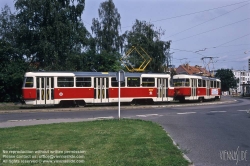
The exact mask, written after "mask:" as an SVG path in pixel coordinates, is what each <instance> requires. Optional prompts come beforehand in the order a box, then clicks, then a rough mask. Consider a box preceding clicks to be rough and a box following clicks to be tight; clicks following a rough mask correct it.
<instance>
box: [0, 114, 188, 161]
mask: <svg viewBox="0 0 250 166" xmlns="http://www.w3.org/2000/svg"><path fill="white" fill-rule="evenodd" d="M0 143H1V146H0V158H2V159H1V161H0V165H2V164H3V165H11V166H14V165H18V166H21V165H57V166H59V165H89V166H107V165H110V166H139V165H141V166H147V165H152V166H157V165H162V166H174V165H175V166H181V165H184V166H187V165H188V164H189V163H188V161H186V160H185V159H184V158H183V156H182V153H181V151H180V150H179V149H178V148H177V147H176V146H174V145H173V142H172V140H171V138H169V137H168V136H167V134H166V132H165V131H164V130H163V128H162V127H161V126H159V125H158V124H156V123H153V122H150V121H142V120H128V119H122V120H99V121H91V122H78V123H61V124H48V125H36V126H26V127H13V128H2V129H0ZM39 150H41V151H45V152H41V153H38V154H36V153H35V152H36V151H39ZM11 151H18V152H19V153H20V152H22V153H23V152H24V151H25V154H22V155H23V156H21V159H23V158H25V155H26V159H25V160H28V161H31V160H33V161H37V159H38V158H39V157H41V156H42V154H43V155H44V156H45V158H42V159H40V162H43V161H44V160H46V159H47V158H46V157H47V155H61V156H66V155H67V154H61V153H57V154H51V152H49V151H52V152H55V151H58V152H59V151H61V152H66V151H71V153H70V154H69V155H76V154H72V152H78V151H81V154H80V155H81V158H79V160H81V162H83V160H84V163H81V164H69V163H66V164H44V163H40V164H4V163H3V160H5V162H6V160H12V159H8V157H11V156H12V157H13V156H14V157H15V158H17V157H18V155H17V154H11V153H13V152H11ZM28 151H31V152H28ZM82 151H85V153H82ZM48 152H49V153H48ZM29 153H30V154H31V155H35V156H36V158H33V159H32V157H30V156H29ZM3 156H4V157H3ZM27 156H28V157H27ZM83 156H84V158H83ZM19 157H20V155H19ZM3 158H4V159H3ZM21 159H18V161H19V162H20V161H21ZM53 160H56V159H50V161H53ZM57 160H58V159H57ZM60 160H65V159H60ZM12 161H13V160H12Z"/></svg>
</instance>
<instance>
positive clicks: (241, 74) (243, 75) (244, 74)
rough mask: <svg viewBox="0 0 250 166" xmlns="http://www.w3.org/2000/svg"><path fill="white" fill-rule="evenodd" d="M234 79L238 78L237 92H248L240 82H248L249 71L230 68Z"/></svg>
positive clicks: (249, 90)
mask: <svg viewBox="0 0 250 166" xmlns="http://www.w3.org/2000/svg"><path fill="white" fill-rule="evenodd" d="M232 72H233V73H234V76H235V78H236V79H239V83H237V93H240V94H241V95H242V94H243V91H244V93H245V94H249V93H250V89H249V88H247V87H245V88H244V89H243V87H242V84H249V83H250V71H246V70H232Z"/></svg>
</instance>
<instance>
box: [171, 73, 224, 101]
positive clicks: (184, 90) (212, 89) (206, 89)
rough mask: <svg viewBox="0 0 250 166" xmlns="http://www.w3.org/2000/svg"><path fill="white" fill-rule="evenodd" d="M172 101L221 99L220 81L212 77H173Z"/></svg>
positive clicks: (181, 75) (183, 75)
mask: <svg viewBox="0 0 250 166" xmlns="http://www.w3.org/2000/svg"><path fill="white" fill-rule="evenodd" d="M173 84H174V90H175V96H174V100H179V101H180V102H184V101H185V100H198V101H200V102H202V101H204V100H208V99H214V100H215V99H218V100H219V99H220V98H221V81H220V80H219V79H217V78H213V77H203V76H198V75H185V74H179V75H175V76H174V77H173Z"/></svg>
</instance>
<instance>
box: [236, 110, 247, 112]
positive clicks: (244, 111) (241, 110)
mask: <svg viewBox="0 0 250 166" xmlns="http://www.w3.org/2000/svg"><path fill="white" fill-rule="evenodd" d="M237 111H240V112H247V111H248V110H237Z"/></svg>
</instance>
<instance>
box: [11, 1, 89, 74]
mask: <svg viewBox="0 0 250 166" xmlns="http://www.w3.org/2000/svg"><path fill="white" fill-rule="evenodd" d="M15 7H16V10H17V18H18V24H19V25H18V27H19V31H18V34H17V42H18V44H19V47H20V48H22V52H23V55H25V56H26V58H27V60H28V61H30V62H32V63H34V62H38V63H39V66H40V68H42V69H45V70H77V69H79V67H77V68H75V64H74V62H75V59H79V60H82V59H83V57H82V56H79V55H81V53H82V50H83V48H84V47H85V46H86V45H87V43H88V39H89V38H90V35H89V34H88V32H87V30H86V28H85V27H84V25H83V23H82V22H81V15H82V13H83V10H84V7H85V0H39V1H37V0H17V1H16V3H15ZM72 59H73V61H72Z"/></svg>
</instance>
